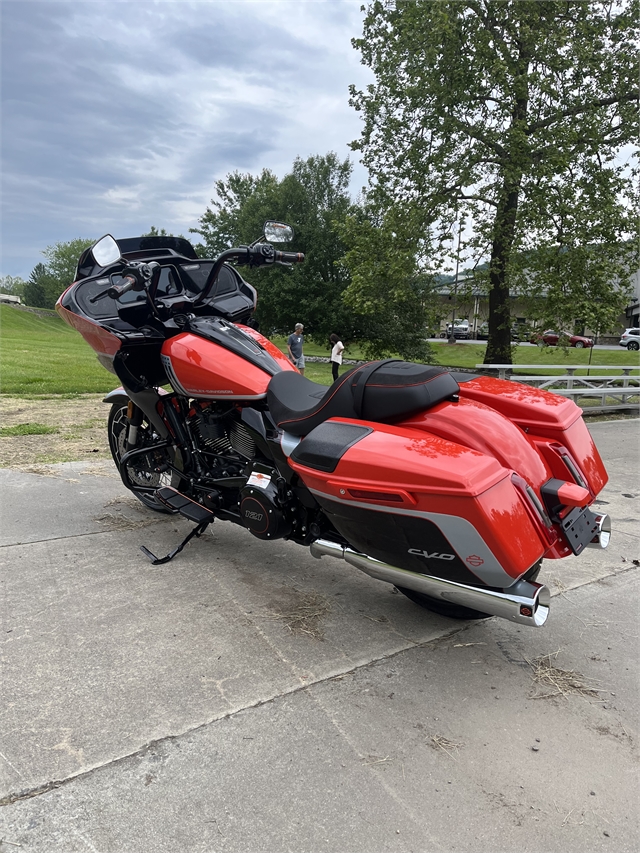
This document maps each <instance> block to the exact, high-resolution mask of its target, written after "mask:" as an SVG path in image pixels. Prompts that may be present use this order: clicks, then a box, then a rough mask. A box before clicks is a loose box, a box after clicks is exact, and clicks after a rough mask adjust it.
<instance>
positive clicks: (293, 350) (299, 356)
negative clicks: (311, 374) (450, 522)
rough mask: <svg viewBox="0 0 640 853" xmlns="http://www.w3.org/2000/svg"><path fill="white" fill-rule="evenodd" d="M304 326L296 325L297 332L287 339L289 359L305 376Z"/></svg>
mask: <svg viewBox="0 0 640 853" xmlns="http://www.w3.org/2000/svg"><path fill="white" fill-rule="evenodd" d="M303 331H304V326H303V325H302V323H296V328H295V332H294V333H293V334H292V335H289V337H288V338H287V349H288V350H289V358H290V359H291V361H292V362H293V363H294V364H295V366H296V367H297V368H298V370H299V371H300V373H301V374H302V375H303V376H304V355H303V353H302V347H303V345H304V335H303V334H302V332H303Z"/></svg>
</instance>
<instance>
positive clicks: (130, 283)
mask: <svg viewBox="0 0 640 853" xmlns="http://www.w3.org/2000/svg"><path fill="white" fill-rule="evenodd" d="M124 278H125V282H124V284H112V285H111V287H110V288H109V290H108V291H107V293H108V294H109V296H110V297H111V299H120V297H121V296H124V294H125V293H128V292H129V291H130V290H131V288H132V287H135V285H136V280H135V278H134V277H133V276H131V275H126V276H124Z"/></svg>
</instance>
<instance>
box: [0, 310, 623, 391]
mask: <svg viewBox="0 0 640 853" xmlns="http://www.w3.org/2000/svg"><path fill="white" fill-rule="evenodd" d="M273 342H274V343H275V344H276V346H279V347H280V349H282V350H283V351H286V339H285V338H284V337H274V338H273ZM432 347H433V350H434V352H435V355H436V361H437V363H438V364H442V365H445V366H447V367H458V368H461V369H463V370H474V369H475V366H476V364H481V363H482V361H483V360H484V353H485V345H484V344H456V345H451V344H447V343H446V342H444V341H443V342H442V343H440V342H438V343H433V344H432ZM589 352H590V351H589V350H586V349H583V350H577V349H573V348H571V349H568V350H563V349H560V348H558V347H544V348H543V349H539V348H538V347H523V346H519V347H515V348H514V362H515V366H516V369H517V364H518V363H519V364H535V365H537V367H536V368H535V369H531V368H527V369H526V370H525V371H524V372H526V373H530V372H533V373H535V372H536V371H538V370H539V371H540V372H545V367H546V366H548V365H553V364H560V365H562V364H584V365H585V370H586V369H587V367H588V362H589ZM305 355H307V356H325V357H327V358H328V356H329V348H328V346H326V347H325V346H322V345H318V344H314V343H311V342H308V343H305ZM345 358H362V351H361V350H360V348H359V347H358V346H355V345H352V346H351V347H349V348H348V350H346V351H345ZM592 359H593V361H594V362H595V363H597V364H598V365H601V366H605V365H632V364H633V365H638V366H640V354H639V353H637V352H635V353H631V352H627V351H626V350H625V349H623V348H622V347H619V349H618V350H595V351H594V352H593V356H592ZM347 367H348V366H347V365H345V366H344V367H343V368H342V370H341V373H343V372H344V371H345V370H346V369H347ZM593 369H594V368H593V367H592V368H591V370H593ZM305 376H306V377H308V378H309V379H311V380H312V381H313V382H319V383H321V384H323V385H330V384H331V366H330V365H329V364H328V363H327V362H324V363H322V362H321V363H318V362H309V361H308V362H307V366H306V369H305ZM115 384H117V379H115V377H114V376H113V375H112V374H110V373H108V371H106V370H105V369H104V368H103V367H102V366H101V365H100V364H99V363H98V360H97V359H96V356H95V353H94V352H93V350H92V349H91V347H90V346H89V345H88V344H87V343H85V341H84V340H83V338H82V337H81V336H80V335H79V334H78V332H76V331H74V330H73V329H72V328H70V327H69V326H67V325H66V324H65V323H64V322H63V321H62V320H61V319H60V318H59V317H58V315H57V314H55V313H53V312H51V313H50V314H49V313H48V312H47V314H46V315H45V316H39V315H37V314H32V313H31V312H29V311H23V310H20V309H19V308H14V307H13V306H11V305H0V390H1V391H2V393H4V394H9V395H13V396H18V397H31V396H36V395H38V396H40V395H47V394H49V395H51V394H55V395H66V396H75V395H77V394H100V393H105V392H107V391H110V390H111V389H112V388H113V387H114V385H115Z"/></svg>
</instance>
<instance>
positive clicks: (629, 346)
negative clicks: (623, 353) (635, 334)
mask: <svg viewBox="0 0 640 853" xmlns="http://www.w3.org/2000/svg"><path fill="white" fill-rule="evenodd" d="M627 349H628V350H629V349H632V350H638V349H640V344H639V343H638V341H630V342H629V343H628V344H627Z"/></svg>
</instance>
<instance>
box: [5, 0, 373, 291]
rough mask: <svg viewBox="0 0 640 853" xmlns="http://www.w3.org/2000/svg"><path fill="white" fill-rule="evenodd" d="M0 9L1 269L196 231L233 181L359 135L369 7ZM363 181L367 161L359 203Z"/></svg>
mask: <svg viewBox="0 0 640 853" xmlns="http://www.w3.org/2000/svg"><path fill="white" fill-rule="evenodd" d="M1 9H2V15H3V41H4V44H3V51H2V62H3V90H4V92H3V97H4V99H5V100H4V102H3V107H2V110H3V112H2V118H3V123H4V131H3V136H4V163H3V265H2V269H1V270H0V272H2V273H3V274H13V275H23V276H27V275H28V274H29V271H30V269H31V268H32V267H33V266H34V265H35V263H37V262H38V261H39V260H41V258H40V257H39V255H38V254H37V253H36V254H35V255H34V252H33V247H34V245H37V246H39V247H40V248H45V247H46V246H47V245H48V244H50V243H52V242H55V241H58V240H68V239H72V238H74V237H77V236H78V235H79V234H82V235H83V236H92V235H95V236H99V234H100V233H102V232H103V231H113V232H114V233H116V232H117V234H118V235H125V234H126V235H128V236H130V235H133V234H135V233H136V232H138V233H139V232H141V231H143V230H148V228H149V227H150V225H152V224H154V225H156V226H157V227H159V228H160V227H164V228H166V229H167V230H170V231H175V232H176V233H183V234H187V233H188V230H189V227H191V226H193V225H195V224H196V221H197V218H198V217H199V216H200V215H201V214H202V213H203V212H204V210H205V207H206V205H207V204H208V203H209V201H210V198H211V194H212V192H213V187H214V183H215V180H216V179H218V178H220V177H224V175H226V174H227V173H228V172H230V171H232V170H234V169H240V170H241V171H252V172H257V171H260V170H261V169H262V168H263V167H267V168H271V169H273V171H275V172H276V173H277V174H279V175H283V174H284V173H285V172H286V171H288V170H289V169H290V168H291V165H292V163H293V160H294V158H295V157H296V156H302V157H306V156H309V155H310V154H324V153H326V152H327V151H329V150H335V151H337V153H338V154H339V155H340V156H342V157H345V156H347V155H348V154H349V148H348V143H349V142H350V141H351V140H353V139H355V138H357V136H358V135H359V130H360V123H359V118H358V115H357V113H355V111H354V110H352V109H351V108H350V107H349V106H348V86H349V84H350V83H356V84H357V85H360V86H362V85H364V83H365V82H366V81H367V80H368V79H369V78H368V72H367V70H366V69H364V68H363V67H362V66H361V65H360V64H359V56H358V54H357V53H356V52H355V51H354V50H353V48H352V47H351V44H350V39H351V38H353V37H357V36H359V35H360V31H361V18H362V13H361V12H360V0H327V1H326V2H299V1H298V0H295V2H294V0H292V2H285V0H261V2H253V0H233V2H227V3H219V2H196V3H191V2H185V0H180V2H174V0H155V2H153V1H152V0H149V2H146V0H145V2H133V3H131V2H118V0H108V2H101V0H98V1H97V2H64V0H63V2H56V3H49V2H39V0H34V2H24V1H23V2H17V0H2V3H1ZM364 181H365V175H364V171H363V169H362V168H361V167H357V166H356V169H355V175H354V184H353V188H354V194H355V192H357V190H358V189H359V187H360V186H361V185H362V184H363V183H364Z"/></svg>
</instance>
